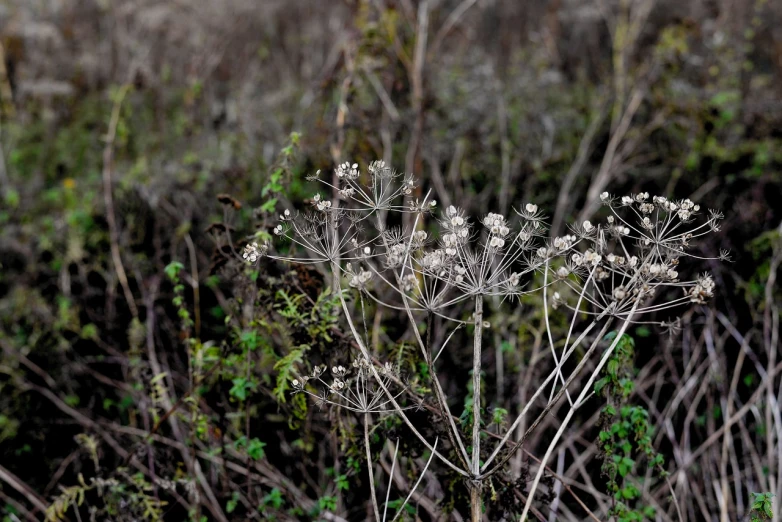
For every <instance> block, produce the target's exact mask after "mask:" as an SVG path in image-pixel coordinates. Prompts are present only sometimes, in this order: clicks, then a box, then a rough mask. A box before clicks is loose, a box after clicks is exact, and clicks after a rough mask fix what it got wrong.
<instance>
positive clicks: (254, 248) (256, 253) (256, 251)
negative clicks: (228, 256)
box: [242, 242, 268, 264]
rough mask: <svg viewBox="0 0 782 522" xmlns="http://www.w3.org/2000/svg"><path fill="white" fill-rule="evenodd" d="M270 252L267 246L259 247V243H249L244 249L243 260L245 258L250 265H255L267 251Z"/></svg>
mask: <svg viewBox="0 0 782 522" xmlns="http://www.w3.org/2000/svg"><path fill="white" fill-rule="evenodd" d="M267 250H268V246H267V245H265V244H264V245H259V244H258V243H255V242H253V243H248V244H247V245H246V246H245V247H244V252H242V258H244V259H245V260H246V261H247V262H248V263H251V264H254V263H255V262H256V261H258V260H259V259H260V258H262V257H263V256H264V255H265V254H266V251H267Z"/></svg>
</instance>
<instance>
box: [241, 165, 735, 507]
mask: <svg viewBox="0 0 782 522" xmlns="http://www.w3.org/2000/svg"><path fill="white" fill-rule="evenodd" d="M319 174H320V172H318V174H317V175H316V176H313V177H312V178H310V179H311V180H317V181H319V182H320V183H322V184H323V185H324V186H325V187H327V188H328V189H330V191H331V192H332V194H333V195H334V198H333V199H329V198H327V197H326V196H325V195H323V194H315V195H314V197H313V198H312V208H311V209H309V210H307V211H305V212H301V213H300V212H295V211H292V210H290V209H286V210H285V211H284V212H283V214H282V215H280V221H279V224H277V225H276V226H275V227H274V234H275V235H277V236H278V237H279V238H280V239H281V241H280V242H279V243H278V245H277V248H276V250H274V249H272V247H271V246H270V245H268V244H262V245H259V244H257V243H251V244H249V245H248V246H247V247H246V249H245V252H244V258H245V259H246V260H247V261H248V262H250V263H255V262H257V261H258V259H260V257H261V256H263V255H268V256H269V257H270V258H272V259H277V260H281V261H287V262H296V263H321V264H323V265H326V266H328V267H329V269H330V270H331V272H332V274H333V285H334V287H335V288H336V289H337V294H338V295H339V298H340V301H341V304H342V308H343V310H344V312H345V317H346V320H347V323H348V326H349V328H350V331H351V333H352V335H353V340H354V341H355V343H356V345H357V346H358V349H359V351H360V356H359V358H358V359H357V360H356V361H355V362H354V363H353V365H354V367H355V368H356V369H357V375H356V377H355V378H354V379H353V380H352V382H351V381H350V380H345V378H344V376H345V374H346V372H347V370H346V369H345V368H343V367H341V366H339V367H335V368H332V374H333V381H332V382H331V383H327V382H326V381H324V380H323V379H322V374H323V372H322V371H321V369H319V368H318V369H316V371H315V373H314V374H313V375H312V377H309V378H304V379H301V380H296V381H294V382H293V386H294V389H295V391H296V392H304V393H307V394H310V395H312V396H313V397H315V398H316V400H318V402H319V403H321V404H330V405H335V406H340V407H343V408H347V409H349V410H351V411H354V412H357V413H364V414H365V416H367V417H368V416H369V415H370V413H375V412H380V411H382V412H387V411H389V410H391V411H392V412H393V413H394V414H396V415H398V416H399V417H400V418H401V419H402V420H403V421H404V423H405V424H406V425H407V426H408V427H409V428H410V429H411V431H412V433H413V434H414V436H415V437H417V438H418V439H419V440H420V442H421V443H422V444H424V445H425V446H426V447H427V448H428V449H429V450H430V451H431V452H432V454H433V455H435V456H437V458H438V460H439V461H441V462H442V463H444V464H445V465H447V466H448V467H449V468H451V469H452V470H453V471H455V472H457V473H458V474H460V475H462V476H463V477H464V478H465V479H466V480H467V481H468V482H469V484H470V492H471V511H472V519H473V520H475V521H477V520H480V519H481V517H482V498H481V487H482V485H483V484H484V483H485V482H486V480H487V479H488V478H489V477H491V476H492V475H494V474H496V473H498V472H501V471H502V470H503V466H504V465H505V463H506V462H507V461H508V459H509V458H510V457H511V456H512V455H513V453H514V452H515V451H517V450H518V449H519V447H520V446H521V445H522V444H523V442H524V439H526V438H527V437H528V436H529V434H530V433H531V431H532V430H534V428H535V427H536V425H537V424H538V423H539V422H540V420H541V419H542V418H543V416H544V415H546V414H547V413H548V412H549V411H550V410H551V408H552V407H553V406H554V405H555V404H556V403H557V402H558V401H559V400H560V399H561V398H562V397H563V395H564V396H565V397H566V399H567V401H568V404H569V406H570V408H569V410H568V412H567V414H566V416H565V418H564V420H563V421H562V423H561V424H560V427H559V429H558V431H557V432H556V434H555V435H554V437H553V439H552V440H551V443H550V444H549V447H548V449H547V451H546V453H545V454H544V455H543V457H542V459H541V465H540V466H539V467H538V471H537V473H536V475H535V476H534V479H533V480H532V484H531V486H530V488H529V490H528V493H527V500H526V503H525V505H524V508H523V511H522V520H523V519H524V516H526V515H527V513H528V511H529V510H530V508H531V506H532V503H533V498H534V495H535V491H536V490H537V488H538V485H539V484H540V481H541V478H542V475H543V473H544V471H545V464H546V462H547V461H548V459H549V458H550V456H551V454H552V452H553V450H554V449H555V447H556V445H557V442H558V441H559V439H560V437H561V436H562V434H563V432H564V431H565V429H566V428H567V426H568V425H569V423H570V421H571V420H572V418H573V415H574V414H575V412H576V411H578V410H579V408H580V407H581V406H582V405H583V404H584V403H585V402H586V401H587V400H588V399H589V398H591V397H592V396H593V395H594V391H593V384H594V382H595V380H596V378H597V377H598V375H599V374H600V371H601V369H602V368H603V366H604V365H605V364H606V361H608V359H609V357H610V356H611V354H612V352H613V351H614V349H615V347H616V345H617V342H618V341H619V339H620V338H621V337H622V335H623V334H624V332H625V331H626V330H627V328H628V326H629V325H631V324H640V323H649V322H653V323H655V324H659V325H660V326H668V325H670V324H673V323H674V321H670V322H660V321H652V320H647V317H646V316H649V315H651V314H655V316H656V315H657V313H659V312H660V311H664V310H672V309H674V308H677V307H680V306H682V305H688V304H691V303H703V302H704V301H705V300H706V299H708V298H709V297H711V296H712V295H713V292H714V287H715V283H714V281H713V279H712V278H711V277H710V276H709V275H707V274H704V275H700V276H697V277H694V278H686V277H680V274H679V270H680V261H681V260H683V259H686V258H688V257H696V256H695V255H694V254H693V253H691V252H690V247H691V245H692V243H693V242H694V241H697V240H698V239H700V238H701V237H702V236H705V235H706V234H708V233H710V232H713V231H716V230H718V229H719V222H720V220H721V219H722V215H721V214H720V213H719V212H717V211H709V213H708V214H706V215H705V219H699V218H701V217H702V216H704V213H703V212H702V211H701V209H700V207H699V205H697V204H696V203H694V202H692V201H690V200H689V199H685V200H680V201H671V200H668V199H666V198H664V197H659V196H653V197H652V196H650V195H649V194H648V193H640V194H634V195H630V196H622V197H621V198H617V197H613V196H611V195H610V194H608V193H607V192H605V193H603V194H602V195H601V197H600V199H601V200H602V202H603V204H604V205H605V206H606V208H607V209H608V210H609V215H608V216H607V217H606V219H605V221H604V222H601V223H594V224H593V223H592V222H590V221H583V222H581V223H578V224H576V225H573V226H571V227H570V230H569V233H568V234H566V235H563V236H558V237H554V238H547V228H546V216H545V215H544V214H543V212H542V211H541V210H540V209H539V208H538V207H537V205H535V204H534V203H526V204H524V205H523V206H522V207H521V208H519V209H517V210H515V214H516V215H515V216H513V218H511V219H509V218H506V217H505V216H503V215H501V214H497V213H492V212H490V213H487V214H486V215H485V216H484V217H483V218H481V219H480V220H472V219H471V218H470V217H469V216H466V215H465V213H464V211H463V210H461V209H459V208H457V207H455V206H449V207H448V208H447V209H446V210H445V212H443V213H442V214H441V215H440V217H439V219H437V225H438V227H437V228H439V232H438V233H437V234H435V235H433V236H430V235H429V233H428V232H427V231H426V230H425V228H424V227H425V226H426V225H427V224H428V223H427V220H428V219H430V216H432V215H434V214H435V211H436V209H437V203H436V202H435V201H434V200H430V199H429V197H428V196H429V195H428V193H427V195H426V196H425V197H424V198H423V199H415V198H413V197H412V194H413V193H414V191H416V190H417V186H416V180H415V179H414V178H413V177H412V176H409V175H401V174H399V173H396V172H394V171H393V170H391V169H390V168H389V167H388V166H386V165H385V163H384V162H383V161H375V162H372V163H371V164H370V165H369V166H368V169H367V172H366V173H362V172H361V171H360V169H359V166H358V165H357V164H355V163H353V164H350V163H344V164H342V165H339V166H338V167H337V169H336V172H335V173H334V180H335V181H334V182H329V181H326V180H324V179H322V178H321V177H320V176H319ZM405 214H406V215H409V216H410V217H411V218H412V219H404V218H403V217H402V216H401V215H405ZM405 221H408V222H409V221H412V222H413V225H412V227H411V228H409V229H406V228H399V227H396V226H393V225H392V223H397V222H400V223H403V222H405ZM275 252H279V253H275ZM727 255H728V254H727V252H723V253H722V254H721V256H720V257H721V258H727ZM348 289H352V290H353V291H355V292H357V294H358V302H359V303H360V307H359V308H358V309H352V308H351V307H350V306H349V304H348V302H347V300H346V297H345V295H346V291H347V290H348ZM531 294H542V301H541V302H540V306H542V307H543V312H544V317H545V322H546V330H547V334H548V344H549V351H550V356H551V359H552V361H553V365H554V368H553V370H552V371H551V372H550V373H549V375H548V377H546V378H545V380H544V381H543V383H542V385H541V386H540V387H539V388H538V389H537V390H536V391H535V393H534V394H533V396H532V397H530V399H529V400H528V402H527V403H526V404H518V405H517V408H518V412H517V415H516V418H515V420H514V421H513V422H512V423H511V424H510V425H509V427H508V429H507V430H506V431H505V433H504V435H503V436H502V437H500V440H499V442H497V443H496V444H493V445H491V446H488V447H487V444H486V443H485V442H484V441H483V440H482V429H481V422H482V418H483V417H484V416H485V413H484V412H483V411H482V408H481V405H482V401H483V398H482V383H481V364H482V355H481V354H482V348H483V346H482V343H483V331H484V329H486V328H488V327H489V326H490V325H489V324H488V323H487V322H486V321H485V320H484V306H485V303H486V302H487V300H491V302H492V303H496V305H497V306H512V303H513V301H515V300H519V299H521V298H522V297H524V296H529V295H531ZM368 303H375V304H376V305H379V306H383V307H387V308H390V309H394V310H398V311H400V312H404V314H405V316H406V318H407V319H408V320H409V323H410V327H411V330H412V332H413V334H414V336H415V339H416V342H417V344H418V346H419V348H420V350H421V355H422V356H423V358H424V361H425V362H426V364H427V366H428V371H429V373H430V375H431V376H432V384H433V387H432V389H433V394H434V398H435V402H436V404H437V408H439V413H440V414H441V415H442V416H443V417H444V418H445V419H448V437H449V439H450V441H451V443H452V451H451V452H450V453H452V454H444V453H443V452H439V451H437V450H436V448H435V444H433V443H432V442H430V441H429V440H427V438H426V437H425V436H424V435H423V434H422V433H421V432H420V431H419V430H418V429H416V427H415V426H414V424H413V423H412V422H411V421H410V419H409V418H408V415H407V413H406V409H407V407H405V406H404V400H403V399H404V398H405V394H406V392H407V391H408V390H406V389H405V388H402V389H401V390H395V389H394V386H392V382H391V380H390V379H389V378H388V373H387V371H386V369H387V368H388V367H386V366H384V367H380V368H378V367H377V366H376V364H375V363H374V362H373V354H372V353H371V352H370V348H369V332H368V329H367V326H366V321H364V320H363V317H364V309H365V306H367V305H368ZM465 305H468V306H469V307H470V309H471V312H472V314H471V316H469V317H465V314H467V313H469V311H468V309H467V308H466V306H465ZM562 312H564V313H566V314H567V313H569V314H571V318H570V320H569V325H570V326H569V329H568V333H567V336H566V338H565V339H564V342H556V343H555V341H554V338H553V335H554V333H553V330H552V328H551V327H550V323H549V315H550V314H553V313H562ZM422 316H423V317H425V318H428V321H429V322H428V324H429V325H430V327H431V325H432V323H433V321H437V320H439V321H441V322H442V323H443V324H444V325H446V327H448V328H452V329H453V332H452V333H451V335H449V337H448V338H447V339H446V341H445V342H444V343H443V344H442V345H441V346H430V345H429V343H428V341H427V340H425V339H424V337H423V335H422V334H421V333H420V332H419V330H418V328H417V327H416V326H415V325H417V324H418V322H419V321H420V319H421V318H422ZM583 318H586V319H583ZM362 324H363V328H362ZM468 324H471V325H472V326H473V328H474V332H473V344H472V353H473V358H472V379H473V382H472V386H473V388H472V394H473V396H472V411H471V412H470V415H471V418H472V419H471V423H472V430H471V433H470V436H469V437H465V436H464V434H463V433H462V431H461V430H460V429H459V427H458V426H457V424H456V422H455V421H454V417H453V415H452V414H451V411H450V407H449V398H448V397H446V396H445V395H444V393H443V389H442V386H441V385H440V382H439V380H438V377H437V368H436V361H437V358H438V356H439V355H440V354H441V353H442V351H443V350H444V349H446V348H447V346H446V345H447V343H448V341H449V340H450V339H451V337H452V336H453V333H454V332H455V331H456V330H458V329H459V328H460V327H462V326H464V325H468ZM611 325H613V328H614V329H615V330H617V331H618V335H616V336H615V337H613V339H614V341H613V342H612V343H611V344H610V345H609V346H608V348H607V349H606V350H604V352H603V353H602V354H600V355H599V356H598V354H596V353H595V352H596V350H597V347H598V345H599V343H600V340H601V339H602V338H603V334H604V333H605V332H606V331H607V330H608V328H609V326H611ZM597 330H599V331H600V334H598V335H596V336H595V335H594V332H595V331H597ZM578 355H580V360H578V361H577V362H576V364H575V366H574V365H573V363H572V362H571V360H572V359H575V358H576V357H577V356H578ZM594 357H599V360H598V362H597V364H596V365H595V366H594V368H593V369H592V370H591V374H589V375H586V376H582V375H581V373H582V370H583V369H584V367H585V366H586V364H587V362H589V361H591V359H592V358H594ZM569 362H570V364H568V366H567V368H570V370H566V369H565V368H566V366H565V365H566V363H569ZM576 379H578V382H576ZM314 382H320V383H321V384H322V385H323V390H322V393H321V394H316V393H314V392H312V391H310V390H309V389H308V388H309V387H310V385H311V384H312V383H314ZM547 390H548V397H547V398H546V399H545V400H546V403H545V404H546V405H545V407H544V409H543V411H542V412H541V413H540V414H539V415H538V417H537V419H536V420H535V421H534V422H532V423H531V425H530V428H529V429H528V430H527V432H526V433H525V435H524V437H522V439H521V440H518V441H511V440H510V439H511V436H512V435H513V433H514V432H515V430H516V428H517V426H518V425H519V423H520V422H521V421H522V419H523V418H524V417H525V415H527V414H528V413H529V411H530V408H531V406H533V404H535V403H536V401H537V400H538V399H539V398H543V397H545V393H546V391H547ZM468 448H469V451H468ZM367 451H369V446H367ZM370 462H371V460H370ZM369 467H370V468H371V465H370V466H369ZM370 473H371V469H370ZM373 499H374V500H375V504H376V505H375V513H376V514H377V513H378V512H379V506H377V502H376V499H375V497H374V495H373Z"/></svg>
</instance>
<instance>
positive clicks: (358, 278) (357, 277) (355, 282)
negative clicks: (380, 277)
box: [348, 267, 372, 289]
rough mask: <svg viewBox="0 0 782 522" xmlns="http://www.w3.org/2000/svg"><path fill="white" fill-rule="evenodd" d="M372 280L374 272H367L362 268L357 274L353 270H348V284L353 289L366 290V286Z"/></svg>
mask: <svg viewBox="0 0 782 522" xmlns="http://www.w3.org/2000/svg"><path fill="white" fill-rule="evenodd" d="M370 279H372V272H370V271H369V270H365V269H364V268H363V267H362V268H361V270H360V271H359V272H358V273H357V274H356V273H353V271H352V268H350V267H349V268H348V284H349V285H350V286H351V287H352V288H359V289H363V288H366V285H367V283H368V282H369V280H370Z"/></svg>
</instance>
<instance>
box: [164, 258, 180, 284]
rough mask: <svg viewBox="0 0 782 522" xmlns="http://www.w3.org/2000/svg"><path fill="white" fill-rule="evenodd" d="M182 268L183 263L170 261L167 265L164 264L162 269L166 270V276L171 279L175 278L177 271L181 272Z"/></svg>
mask: <svg viewBox="0 0 782 522" xmlns="http://www.w3.org/2000/svg"><path fill="white" fill-rule="evenodd" d="M184 268H185V265H183V264H182V263H180V262H179V261H171V262H170V263H169V264H168V265H166V268H165V269H164V270H165V272H166V276H168V278H169V279H171V280H172V281H173V280H175V279H176V278H177V276H178V275H179V272H181V271H182V270H183V269H184Z"/></svg>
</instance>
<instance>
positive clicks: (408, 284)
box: [402, 274, 418, 292]
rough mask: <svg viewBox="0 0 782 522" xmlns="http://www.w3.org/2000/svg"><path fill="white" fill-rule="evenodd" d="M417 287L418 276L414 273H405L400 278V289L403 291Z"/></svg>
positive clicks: (409, 290)
mask: <svg viewBox="0 0 782 522" xmlns="http://www.w3.org/2000/svg"><path fill="white" fill-rule="evenodd" d="M416 288H418V278H417V277H416V275H415V274H407V275H406V276H404V277H403V278H402V290H403V291H405V292H412V291H413V290H415V289H416Z"/></svg>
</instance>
